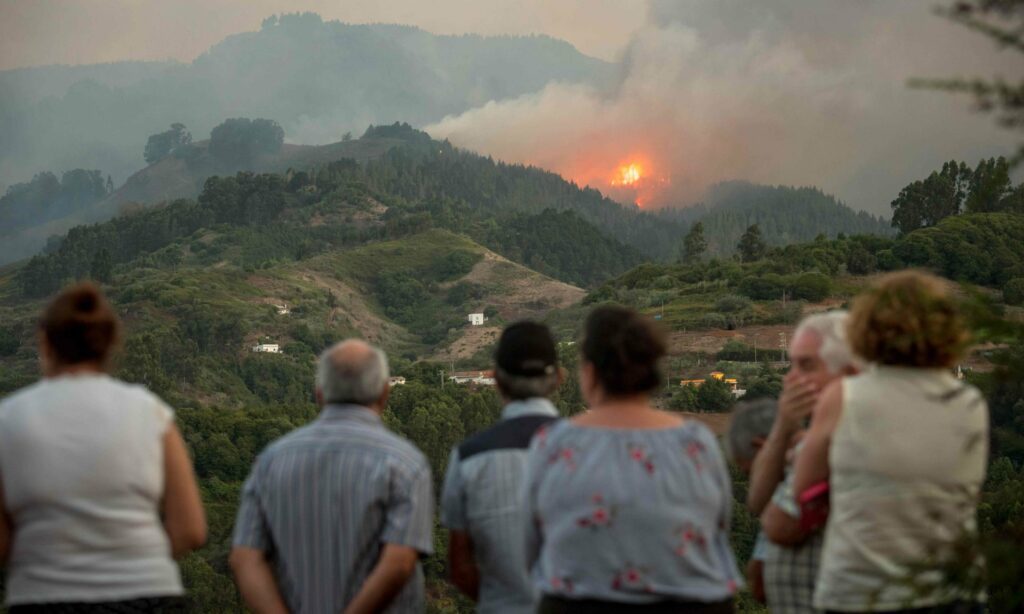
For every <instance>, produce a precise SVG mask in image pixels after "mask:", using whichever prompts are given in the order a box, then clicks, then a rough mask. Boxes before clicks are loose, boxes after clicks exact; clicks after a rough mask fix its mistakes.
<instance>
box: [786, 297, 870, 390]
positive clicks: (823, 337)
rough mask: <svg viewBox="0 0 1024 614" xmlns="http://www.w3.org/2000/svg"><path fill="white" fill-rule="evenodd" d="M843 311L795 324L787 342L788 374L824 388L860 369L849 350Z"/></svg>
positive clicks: (859, 362) (816, 316)
mask: <svg viewBox="0 0 1024 614" xmlns="http://www.w3.org/2000/svg"><path fill="white" fill-rule="evenodd" d="M848 319H849V315H848V314H847V313H846V312H845V311H829V312H827V313H816V314H814V315H811V316H807V317H806V318H804V320H803V321H801V322H800V324H799V325H798V326H797V327H796V331H795V332H794V333H793V341H792V343H790V345H789V359H790V363H791V364H792V368H791V369H790V374H791V375H792V376H802V377H804V378H806V379H808V380H810V381H812V382H813V383H815V384H816V385H817V386H818V389H819V390H820V389H822V388H824V387H825V386H826V385H828V383H829V382H831V381H832V380H834V379H836V378H839V377H843V376H844V375H852V374H854V373H857V372H858V371H860V367H861V361H860V359H859V358H857V356H856V355H855V354H854V353H853V351H852V350H851V349H850V344H849V342H848V341H847V336H846V328H847V321H848Z"/></svg>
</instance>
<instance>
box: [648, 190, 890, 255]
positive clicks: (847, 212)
mask: <svg viewBox="0 0 1024 614" xmlns="http://www.w3.org/2000/svg"><path fill="white" fill-rule="evenodd" d="M659 215H661V216H663V217H665V218H668V219H671V220H678V221H680V222H683V223H686V224H693V223H695V222H699V223H700V224H701V225H702V227H703V231H704V232H703V234H704V237H705V239H706V240H707V253H708V254H710V255H712V256H719V257H723V256H729V255H731V254H732V253H733V251H734V249H735V247H736V243H737V242H738V241H739V240H740V237H741V236H742V235H743V233H744V231H745V230H746V229H747V228H748V227H749V226H750V225H751V224H757V225H758V227H759V228H760V230H761V233H762V237H763V239H764V241H765V243H767V244H768V245H773V246H779V245H788V244H792V243H799V242H803V241H811V240H813V239H814V238H815V237H816V236H817V235H819V234H822V233H824V234H825V235H826V236H828V237H837V236H838V235H839V234H846V235H882V236H888V235H890V234H892V231H891V230H890V227H889V224H888V221H886V220H882V219H880V218H877V217H875V216H872V215H869V214H867V213H865V212H863V211H854V210H853V209H851V208H850V207H848V206H846V205H845V204H843V203H841V202H839V201H838V200H836V199H835V198H834V197H832V196H829V195H827V194H824V193H822V192H821V190H818V189H816V188H792V187H786V186H763V185H755V184H751V183H745V182H740V181H730V182H726V183H722V184H718V185H715V186H712V187H711V188H710V189H709V190H708V194H707V200H706V202H705V203H704V204H701V205H696V206H693V207H687V208H685V209H665V210H662V211H661V212H659Z"/></svg>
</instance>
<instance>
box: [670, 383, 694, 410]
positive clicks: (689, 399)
mask: <svg viewBox="0 0 1024 614" xmlns="http://www.w3.org/2000/svg"><path fill="white" fill-rule="evenodd" d="M668 408H669V409H671V410H673V411H697V389H696V388H695V387H693V386H679V387H678V388H673V389H672V396H670V397H669V400H668Z"/></svg>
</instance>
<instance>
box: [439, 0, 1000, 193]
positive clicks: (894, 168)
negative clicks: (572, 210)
mask: <svg viewBox="0 0 1024 614" xmlns="http://www.w3.org/2000/svg"><path fill="white" fill-rule="evenodd" d="M934 5H935V3H934V2H933V1H931V0H901V1H900V2H891V1H884V0H877V1H871V0H858V1H854V0H815V1H814V2H806V1H805V0H759V1H758V2H756V3H752V2H748V1H745V0H651V1H650V3H649V6H648V19H647V23H646V25H645V26H644V27H643V28H642V29H641V30H639V31H638V32H637V33H636V34H635V36H634V37H633V39H632V41H631V43H630V45H629V47H628V48H627V50H626V52H625V54H624V57H623V59H622V76H621V80H620V81H619V82H618V85H617V86H616V87H615V88H614V89H613V91H610V92H601V91H597V90H594V89H592V88H588V87H586V86H582V85H565V84H550V85H549V86H548V87H546V88H545V89H544V90H543V91H541V92H539V93H536V94H529V95H526V96H522V97H520V98H518V99H515V100H511V101H505V102H498V103H490V104H487V105H485V106H483V107H480V108H477V109H473V110H470V111H468V112H465V113H462V114H460V115H457V116H451V117H447V118H445V119H444V120H443V121H441V122H439V123H437V124H434V125H432V126H429V127H428V128H427V130H428V132H430V133H431V134H432V135H434V136H435V137H440V138H449V139H451V140H452V142H453V143H455V144H457V145H461V146H465V147H467V148H470V149H474V150H478V151H481V152H485V153H488V154H492V155H494V156H496V157H499V158H503V159H508V160H514V161H520V162H526V163H532V164H537V165H540V166H544V167H548V168H551V169H553V170H556V171H559V172H561V173H563V174H565V175H567V176H568V177H571V178H573V179H576V180H577V181H579V182H580V183H589V184H591V185H593V186H595V187H598V188H601V189H606V190H609V191H610V192H611V193H613V194H615V195H616V196H617V197H619V198H622V199H631V198H632V197H634V196H636V197H638V198H639V200H640V202H641V204H642V205H644V206H648V204H649V205H651V206H663V205H681V204H688V203H691V202H693V201H695V200H697V199H699V198H700V196H701V194H702V193H703V191H704V190H705V189H706V187H707V186H708V185H710V184H712V183H714V182H717V181H721V180H727V179H747V180H750V181H756V182H764V183H773V184H775V183H782V184H797V185H809V184H813V185H818V186H821V187H822V188H824V189H825V190H827V191H830V192H833V193H835V194H837V195H838V196H839V197H840V198H843V199H844V200H846V201H847V202H849V203H850V204H851V205H853V206H855V207H858V208H863V209H866V210H869V211H872V212H875V213H886V212H887V211H888V209H889V202H890V201H891V200H892V199H893V197H894V196H895V195H896V193H897V192H898V191H899V189H900V188H901V187H902V186H903V185H905V184H906V183H908V182H909V181H911V180H913V179H916V178H919V177H920V176H922V175H924V174H927V173H928V172H930V171H931V170H933V169H934V168H936V167H938V166H940V165H941V163H942V161H944V160H948V159H950V158H957V159H963V160H967V161H968V162H970V163H974V162H976V160H977V159H978V158H980V157H982V156H992V155H1000V154H1004V153H1007V152H1009V151H1011V149H1012V143H1013V141H1012V140H1011V139H1010V136H1009V135H1008V134H1004V133H1002V132H1000V131H999V130H998V129H996V128H995V127H994V126H993V124H992V122H991V119H990V118H988V117H986V116H983V115H978V114H974V113H972V112H971V111H970V101H969V100H967V99H964V98H958V97H954V96H950V95H947V94H944V93H940V92H933V91H920V90H913V89H910V88H908V87H907V80H908V79H910V78H913V77H934V76H971V75H986V76H987V75H992V74H1000V73H1001V74H1004V75H1007V76H1014V75H1017V74H1019V66H1017V65H1016V62H1017V60H1018V58H1017V57H1015V56H1014V55H1013V54H1012V53H1009V52H999V51H997V50H996V49H995V48H994V47H993V45H992V44H991V42H990V41H989V40H988V39H986V38H984V37H982V36H980V35H978V34H976V33H972V32H969V31H967V30H965V29H963V28H962V27H960V26H957V25H955V24H952V23H949V22H947V21H946V20H944V19H943V18H941V17H938V16H936V15H935V14H934V13H933V10H932V9H933V7H934ZM634 161H637V162H639V163H640V166H641V167H642V168H643V171H644V175H646V178H643V179H641V181H640V182H639V183H638V184H636V186H637V187H636V188H635V189H627V190H623V189H621V188H616V187H614V186H612V185H610V183H611V181H612V179H613V178H614V177H615V174H616V169H617V168H619V167H620V166H621V165H623V164H627V163H629V162H634Z"/></svg>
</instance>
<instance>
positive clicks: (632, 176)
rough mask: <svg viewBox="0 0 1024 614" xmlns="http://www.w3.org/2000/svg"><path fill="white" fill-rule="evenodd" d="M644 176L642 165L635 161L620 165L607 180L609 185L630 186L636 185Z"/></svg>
mask: <svg viewBox="0 0 1024 614" xmlns="http://www.w3.org/2000/svg"><path fill="white" fill-rule="evenodd" d="M643 176H644V169H643V167H642V166H641V165H640V164H638V163H637V162H630V163H629V164H626V165H624V166H620V167H619V169H618V171H616V174H615V176H614V177H612V180H611V181H610V182H609V183H611V185H623V186H631V185H636V183H637V182H638V181H640V180H641V179H642V178H643Z"/></svg>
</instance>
